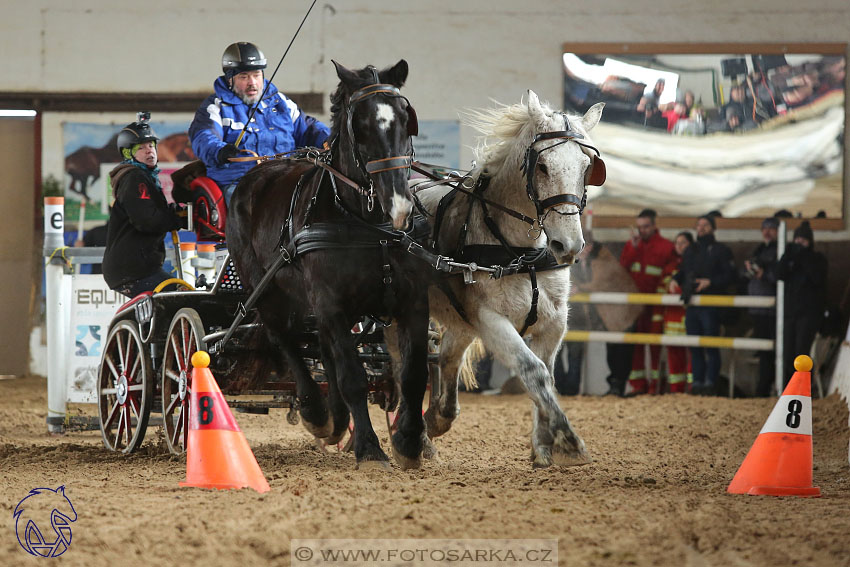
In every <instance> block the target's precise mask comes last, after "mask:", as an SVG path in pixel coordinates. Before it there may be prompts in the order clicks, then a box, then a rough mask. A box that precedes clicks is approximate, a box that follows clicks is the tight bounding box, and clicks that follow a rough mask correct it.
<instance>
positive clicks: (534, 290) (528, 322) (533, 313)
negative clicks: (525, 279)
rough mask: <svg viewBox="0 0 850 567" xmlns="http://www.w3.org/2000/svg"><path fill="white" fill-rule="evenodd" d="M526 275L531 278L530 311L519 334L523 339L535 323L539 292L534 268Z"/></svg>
mask: <svg viewBox="0 0 850 567" xmlns="http://www.w3.org/2000/svg"><path fill="white" fill-rule="evenodd" d="M528 275H529V277H530V278H531V309H530V310H529V311H528V315H526V316H525V323H524V324H523V326H522V330H521V331H520V332H519V336H521V337H524V336H525V333H526V331H528V328H529V327H531V326H532V325H534V324H535V323H536V322H537V300H538V298H539V297H540V290H539V289H538V288H537V273H536V270H535V269H534V266H531V267H530V268H529V269H528Z"/></svg>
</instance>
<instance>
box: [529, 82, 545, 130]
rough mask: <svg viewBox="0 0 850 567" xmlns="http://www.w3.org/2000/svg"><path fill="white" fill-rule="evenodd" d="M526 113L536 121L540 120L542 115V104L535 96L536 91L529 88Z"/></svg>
mask: <svg viewBox="0 0 850 567" xmlns="http://www.w3.org/2000/svg"><path fill="white" fill-rule="evenodd" d="M528 115H529V116H531V117H532V118H533V119H534V120H535V121H536V122H541V121H542V120H543V115H544V111H543V106H542V105H541V104H540V98H539V97H538V96H537V93H536V92H534V91H533V90H531V89H528Z"/></svg>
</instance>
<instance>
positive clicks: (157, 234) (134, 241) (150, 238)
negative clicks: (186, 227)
mask: <svg viewBox="0 0 850 567" xmlns="http://www.w3.org/2000/svg"><path fill="white" fill-rule="evenodd" d="M149 120H150V113H148V112H140V113H139V114H138V120H137V121H136V122H133V123H132V124H128V125H127V126H126V127H124V129H123V130H121V132H120V133H119V134H118V151H119V152H121V156H122V157H123V158H124V161H122V162H121V163H120V164H118V166H116V167H115V169H113V170H112V171H111V172H110V173H109V179H110V181H111V183H112V187H113V194H114V197H115V202H114V204H113V205H112V209H111V211H110V213H109V222H108V225H107V231H106V232H107V235H106V251H105V252H104V255H103V279H104V280H105V281H106V283H107V285H108V286H109V287H110V289H113V290H115V291H117V292H119V293H121V294H123V295H126V296H127V297H130V298H132V297H135V296H136V295H138V294H140V293H142V292H144V291H152V290H153V289H154V288H156V286H157V285H159V284H160V283H162V282H163V281H165V280H167V279H169V278H170V277H171V275H170V274H169V273H168V272H166V271H165V270H164V269H163V268H162V263H163V261H164V260H165V245H164V243H163V240H164V239H165V235H166V233H168V232H169V231H171V230H177V229H179V228H180V227H181V224H182V223H181V219H180V217H178V216H177V214H176V212H175V210H174V209H172V207H170V206H169V204H168V202H167V201H166V199H165V195H163V193H162V186H161V185H160V183H159V176H158V174H159V169H158V168H157V167H156V163H157V154H156V142H157V141H158V140H159V138H157V137H156V134H155V133H154V131H153V129H152V128H151V127H150V124H149V123H148V121H149Z"/></svg>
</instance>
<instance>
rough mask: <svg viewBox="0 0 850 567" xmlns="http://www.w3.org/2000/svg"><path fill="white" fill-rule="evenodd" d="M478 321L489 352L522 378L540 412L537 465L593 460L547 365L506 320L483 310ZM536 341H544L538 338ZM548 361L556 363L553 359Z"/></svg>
mask: <svg viewBox="0 0 850 567" xmlns="http://www.w3.org/2000/svg"><path fill="white" fill-rule="evenodd" d="M478 317H479V323H480V324H479V325H478V330H479V332H480V334H481V339H482V340H483V341H484V345H485V346H486V347H487V350H489V351H490V352H491V353H492V354H493V356H494V358H495V359H496V360H498V361H499V362H500V363H502V364H503V365H504V366H505V367H506V368H508V369H509V370H510V371H511V372H512V373H513V374H514V375H516V376H519V377H520V379H521V380H522V382H523V384H524V385H525V389H526V390H527V391H528V395H529V396H530V397H531V399H532V401H533V402H534V405H535V407H536V409H537V411H536V412H534V413H535V416H534V435H533V436H532V448H533V450H534V454H533V455H532V457H533V460H534V465H535V466H539V467H548V466H549V465H552V464H559V465H584V464H587V463H589V462H590V457H589V456H588V454H587V450H586V449H585V447H584V441H582V440H581V438H580V437H579V436H578V435H577V434H576V432H575V431H573V428H572V426H571V425H570V422H569V420H568V419H567V416H566V415H564V412H563V411H562V410H561V408H560V406H559V405H558V402H557V399H556V397H555V388H554V382H553V380H552V375H551V373H550V371H549V368H548V367H547V366H546V364H544V363H543V361H542V360H540V358H539V357H538V356H537V355H536V354H535V353H534V352H533V351H532V350H531V349H530V348H529V347H528V346H527V345H526V344H525V341H524V340H523V339H522V337H520V336H519V333H517V331H516V329H515V328H514V326H513V325H512V324H511V322H510V321H508V320H507V319H506V318H505V317H503V316H501V315H499V314H498V313H495V312H493V311H490V310H487V309H482V310H481V311H480V312H479V314H478ZM538 324H540V323H538ZM533 340H534V341H537V340H541V339H540V338H538V337H535V338H534V339H533ZM549 348H550V349H551V348H552V347H551V346H550V347H549ZM549 358H550V359H551V360H554V358H553V357H552V356H550V357H549ZM544 426H547V427H546V429H547V430H548V431H547V432H546V433H544V432H543V431H542V430H543V428H544ZM550 437H551V443H550ZM549 447H551V450H550V449H549Z"/></svg>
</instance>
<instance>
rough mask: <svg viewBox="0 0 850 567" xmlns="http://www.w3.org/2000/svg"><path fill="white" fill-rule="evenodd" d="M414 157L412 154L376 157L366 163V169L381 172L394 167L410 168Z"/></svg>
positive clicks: (370, 171) (371, 171)
mask: <svg viewBox="0 0 850 567" xmlns="http://www.w3.org/2000/svg"><path fill="white" fill-rule="evenodd" d="M411 161H412V159H411V157H410V156H395V157H388V158H383V159H376V160H372V161H370V162H367V163H366V171H368V172H369V173H380V172H382V171H390V170H392V169H410V163H411Z"/></svg>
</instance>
